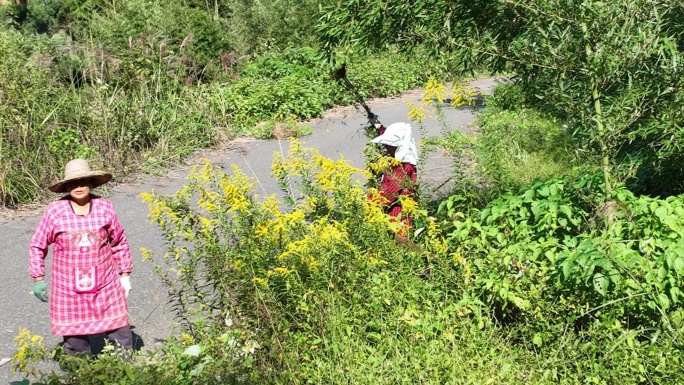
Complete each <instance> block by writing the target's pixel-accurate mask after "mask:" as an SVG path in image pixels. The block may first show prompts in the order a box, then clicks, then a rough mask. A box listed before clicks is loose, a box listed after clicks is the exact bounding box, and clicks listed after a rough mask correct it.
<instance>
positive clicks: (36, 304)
mask: <svg viewBox="0 0 684 385" xmlns="http://www.w3.org/2000/svg"><path fill="white" fill-rule="evenodd" d="M496 83H497V81H496V80H495V79H483V80H475V81H473V82H471V83H470V86H471V87H473V88H475V89H479V90H480V91H481V92H483V93H488V92H489V91H490V90H491V89H492V88H493V86H494V85H495V84H496ZM421 96H422V91H420V90H416V91H411V92H407V93H405V94H402V95H401V96H400V97H396V98H388V99H377V100H373V101H371V102H369V103H368V104H369V106H370V107H371V109H372V110H373V112H374V113H376V114H377V115H378V116H379V117H380V119H381V121H382V122H384V123H385V124H389V123H392V122H398V121H406V120H407V114H408V108H409V107H408V106H409V103H413V104H414V105H418V104H419V102H420V98H421ZM445 112H446V121H447V122H448V124H449V125H450V126H451V128H452V129H458V130H460V131H462V132H465V133H469V132H472V130H473V128H472V127H471V124H472V123H473V121H474V118H475V113H474V111H473V110H472V109H470V108H458V109H451V108H447V109H446V110H445ZM306 124H309V125H311V126H312V128H313V133H312V134H311V135H310V136H307V137H304V138H300V139H299V141H300V142H301V143H302V145H303V146H304V147H310V148H316V149H318V150H319V151H320V153H321V154H322V155H323V156H326V157H329V158H332V159H339V157H340V156H344V157H345V158H346V159H347V160H348V161H349V162H350V163H351V164H352V165H354V166H356V167H360V168H361V167H364V158H363V154H362V150H363V147H364V145H365V143H366V141H367V139H366V137H365V135H364V126H365V124H366V118H365V113H364V112H363V110H361V109H356V108H354V107H344V108H336V109H334V110H331V111H328V112H326V114H325V116H324V117H323V118H321V119H316V120H313V121H310V122H306ZM424 126H425V130H424V133H421V132H418V130H414V136H415V137H416V142H417V143H418V142H419V140H420V138H421V135H423V134H426V135H430V136H432V135H440V133H441V131H442V130H443V128H441V127H440V124H439V123H438V122H437V121H434V120H426V121H425V122H424ZM414 127H415V125H414ZM287 148H288V142H287V141H281V142H279V141H264V140H236V141H233V142H231V143H230V145H229V146H228V148H226V149H223V150H216V151H211V152H207V153H204V154H202V155H203V157H206V158H208V159H209V160H210V161H211V162H212V163H213V164H216V165H219V166H221V167H223V168H224V169H226V170H227V171H229V170H230V169H231V167H232V165H233V164H235V165H237V166H238V167H239V168H240V169H241V170H242V171H243V172H245V173H246V174H247V175H250V176H253V177H256V178H257V179H258V181H259V183H258V184H257V193H259V194H260V195H261V194H263V193H264V192H266V193H268V194H272V193H276V192H278V191H279V190H278V186H277V183H276V181H275V180H274V179H273V178H271V177H270V170H271V163H272V161H273V159H274V153H275V152H281V151H283V152H285V151H287ZM449 164H450V160H449V157H448V154H443V153H432V154H429V155H428V157H427V161H426V163H425V165H424V167H423V168H424V170H426V171H425V172H423V171H420V170H419V175H420V178H421V180H420V182H421V186H422V187H423V188H424V187H426V186H439V185H440V184H442V182H444V181H445V178H448V176H449V174H450V173H449ZM191 166H192V164H188V165H185V166H182V167H178V168H177V169H173V170H169V171H168V173H167V174H166V175H164V176H163V177H152V176H144V177H140V178H136V179H135V181H132V182H126V183H121V184H118V185H116V186H114V187H112V188H111V189H110V190H109V191H107V194H106V197H107V198H109V199H110V200H111V201H112V202H113V203H114V206H115V208H116V211H117V215H118V216H119V219H120V221H121V223H122V224H123V227H124V229H125V230H126V233H127V237H128V241H129V243H130V246H131V250H132V251H133V262H134V271H133V274H132V275H131V282H132V285H133V289H132V291H131V294H130V297H129V312H130V315H131V319H132V325H133V326H134V329H133V330H134V332H135V333H136V334H137V335H139V336H140V338H141V340H142V342H143V344H144V347H143V348H142V349H143V350H145V349H151V348H154V346H156V345H158V344H160V343H161V340H162V339H163V338H164V337H166V336H168V335H170V334H171V333H172V332H173V331H174V328H175V323H174V320H173V317H172V315H171V314H170V312H169V309H168V308H167V306H166V295H165V293H166V291H165V288H164V287H163V286H162V284H161V283H160V281H159V279H158V278H157V277H156V276H155V275H154V272H153V266H152V263H150V262H143V261H141V259H140V252H139V250H140V248H142V247H144V248H147V249H150V250H153V251H158V252H163V251H164V240H163V239H162V237H161V235H160V232H159V230H158V229H157V228H156V226H155V225H152V224H149V223H148V221H147V206H146V204H144V203H143V202H142V201H141V200H140V198H139V194H140V193H141V192H151V191H154V192H156V193H161V194H166V193H172V192H174V191H176V190H178V189H179V188H181V187H182V186H183V184H184V181H185V176H186V175H187V174H188V171H189V169H190V167H191ZM437 193H439V192H437ZM41 210H42V209H41ZM41 215H42V211H36V210H30V211H24V212H22V213H21V214H18V213H14V215H13V217H8V216H7V215H5V216H4V217H3V218H0V234H1V235H0V239H2V242H1V244H2V247H1V248H0V264H1V265H2V266H3V268H2V269H0V384H8V383H12V381H20V380H21V379H22V377H21V376H20V375H19V374H14V375H12V374H11V372H10V366H11V365H10V364H9V363H7V362H6V361H7V360H6V359H7V358H10V357H12V356H13V355H14V353H15V350H16V349H15V347H14V343H13V338H14V337H15V336H16V335H17V334H18V332H19V329H20V328H25V329H28V330H30V332H31V333H32V334H38V335H41V336H43V337H44V338H45V340H44V345H45V346H46V347H47V348H48V349H50V348H52V347H54V346H55V345H56V344H58V343H59V342H61V337H56V336H53V335H52V334H51V332H50V320H49V317H48V306H47V304H45V303H42V302H40V301H38V300H37V299H36V298H34V297H33V296H32V295H30V294H29V291H30V290H31V288H32V282H31V280H30V278H29V276H28V256H27V255H28V244H29V242H30V239H31V236H32V234H33V231H34V230H35V227H36V226H37V224H38V222H39V220H40V217H41ZM50 260H51V258H50V257H48V258H47V259H46V271H48V272H49V264H50ZM48 279H49V276H48ZM41 369H42V370H44V371H50V370H53V369H55V370H56V366H55V365H54V364H46V365H45V366H44V367H43V366H41Z"/></svg>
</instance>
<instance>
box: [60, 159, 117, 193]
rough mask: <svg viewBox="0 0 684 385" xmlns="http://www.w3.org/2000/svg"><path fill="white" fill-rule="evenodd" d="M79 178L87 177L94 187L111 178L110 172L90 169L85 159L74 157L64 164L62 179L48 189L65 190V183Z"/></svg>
mask: <svg viewBox="0 0 684 385" xmlns="http://www.w3.org/2000/svg"><path fill="white" fill-rule="evenodd" d="M80 179H89V180H90V181H91V182H92V185H93V188H95V187H97V186H102V185H103V184H105V183H107V182H109V181H110V180H111V179H112V174H110V173H108V172H104V171H93V170H91V169H90V164H88V161H87V160H84V159H74V160H70V161H69V162H68V163H67V164H66V166H64V179H62V180H60V181H59V182H55V183H53V184H52V186H50V187H48V189H49V190H50V191H52V192H55V193H62V192H67V190H66V185H67V183H69V182H71V181H74V180H80Z"/></svg>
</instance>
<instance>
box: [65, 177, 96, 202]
mask: <svg viewBox="0 0 684 385" xmlns="http://www.w3.org/2000/svg"><path fill="white" fill-rule="evenodd" d="M92 186H93V184H92V182H91V181H90V180H89V179H78V180H74V181H71V182H68V183H67V184H66V189H67V191H68V192H69V195H70V196H71V198H73V199H74V200H75V201H82V200H87V199H89V198H90V190H91V189H92Z"/></svg>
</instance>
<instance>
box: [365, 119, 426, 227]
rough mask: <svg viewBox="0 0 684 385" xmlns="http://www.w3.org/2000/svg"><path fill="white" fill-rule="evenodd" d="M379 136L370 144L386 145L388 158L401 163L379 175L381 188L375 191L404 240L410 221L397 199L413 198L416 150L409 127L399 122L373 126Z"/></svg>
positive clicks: (416, 162) (416, 160)
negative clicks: (398, 225) (403, 197)
mask: <svg viewBox="0 0 684 385" xmlns="http://www.w3.org/2000/svg"><path fill="white" fill-rule="evenodd" d="M376 127H377V128H378V133H379V134H380V135H378V136H377V137H375V138H374V139H373V140H372V142H373V143H377V144H382V145H384V146H385V149H386V151H387V155H389V156H391V157H393V158H395V159H397V160H399V161H400V162H401V164H397V165H393V166H390V167H388V168H387V169H386V170H385V171H384V172H383V174H382V180H381V182H380V188H379V189H378V192H379V195H380V199H381V201H382V202H381V203H382V205H383V207H385V212H386V213H387V214H389V215H390V216H391V217H393V218H395V219H394V220H395V221H396V220H398V221H400V222H401V223H402V224H403V225H404V226H401V228H400V230H399V232H398V235H400V236H403V237H405V236H406V230H407V229H408V228H410V227H411V225H412V222H411V218H410V217H408V216H406V215H402V211H403V207H402V206H401V202H400V200H399V197H400V196H402V195H404V196H410V197H412V196H414V195H415V193H416V183H417V179H418V177H417V170H416V166H417V165H418V151H417V149H416V143H415V142H414V140H413V136H412V135H411V125H410V124H409V123H404V122H399V123H394V124H390V125H389V126H387V127H384V126H382V125H376Z"/></svg>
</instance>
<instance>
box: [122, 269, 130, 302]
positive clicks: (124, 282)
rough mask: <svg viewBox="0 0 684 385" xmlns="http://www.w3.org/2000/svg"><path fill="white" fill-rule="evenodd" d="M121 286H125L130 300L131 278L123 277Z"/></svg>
mask: <svg viewBox="0 0 684 385" xmlns="http://www.w3.org/2000/svg"><path fill="white" fill-rule="evenodd" d="M121 286H123V288H124V292H125V293H126V298H128V292H129V291H131V277H129V276H128V275H122V276H121Z"/></svg>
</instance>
